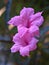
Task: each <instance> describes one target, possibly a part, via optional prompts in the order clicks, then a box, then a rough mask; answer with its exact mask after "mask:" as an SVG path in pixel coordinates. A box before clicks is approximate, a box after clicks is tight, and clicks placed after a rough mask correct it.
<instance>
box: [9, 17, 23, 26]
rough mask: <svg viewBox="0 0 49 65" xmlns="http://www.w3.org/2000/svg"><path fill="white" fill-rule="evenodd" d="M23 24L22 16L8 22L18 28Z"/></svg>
mask: <svg viewBox="0 0 49 65" xmlns="http://www.w3.org/2000/svg"><path fill="white" fill-rule="evenodd" d="M21 23H22V19H21V17H20V16H14V17H13V18H11V20H10V21H8V24H12V25H14V26H18V25H19V24H21Z"/></svg>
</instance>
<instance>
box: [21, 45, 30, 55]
mask: <svg viewBox="0 0 49 65" xmlns="http://www.w3.org/2000/svg"><path fill="white" fill-rule="evenodd" d="M20 55H22V56H29V47H28V46H26V47H21V48H20Z"/></svg>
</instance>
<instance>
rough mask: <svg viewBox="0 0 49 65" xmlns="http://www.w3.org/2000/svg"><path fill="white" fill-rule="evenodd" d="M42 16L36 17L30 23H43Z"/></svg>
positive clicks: (39, 24) (38, 24)
mask: <svg viewBox="0 0 49 65" xmlns="http://www.w3.org/2000/svg"><path fill="white" fill-rule="evenodd" d="M43 21H44V18H43V17H42V16H40V17H38V18H36V19H35V20H34V21H32V23H31V25H34V24H35V25H37V26H41V25H42V24H43Z"/></svg>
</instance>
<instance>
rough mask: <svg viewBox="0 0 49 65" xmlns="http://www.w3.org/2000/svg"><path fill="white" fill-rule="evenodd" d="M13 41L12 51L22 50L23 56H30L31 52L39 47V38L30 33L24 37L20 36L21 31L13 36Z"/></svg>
mask: <svg viewBox="0 0 49 65" xmlns="http://www.w3.org/2000/svg"><path fill="white" fill-rule="evenodd" d="M13 42H14V43H15V44H14V45H13V46H12V47H11V52H12V53H15V52H17V51H19V52H20V55H22V56H29V52H30V51H33V50H35V49H36V48H37V42H38V40H37V39H36V38H35V37H32V36H31V35H30V34H29V33H27V35H26V36H24V37H23V38H20V36H19V33H17V34H16V35H15V36H14V37H13Z"/></svg>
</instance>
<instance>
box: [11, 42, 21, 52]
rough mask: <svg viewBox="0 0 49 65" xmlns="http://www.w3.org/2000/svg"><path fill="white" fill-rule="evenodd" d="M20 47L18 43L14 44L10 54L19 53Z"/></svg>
mask: <svg viewBox="0 0 49 65" xmlns="http://www.w3.org/2000/svg"><path fill="white" fill-rule="evenodd" d="M20 47H21V45H18V42H17V44H14V45H13V46H12V47H11V52H12V53H15V52H17V51H19V49H20Z"/></svg>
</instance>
